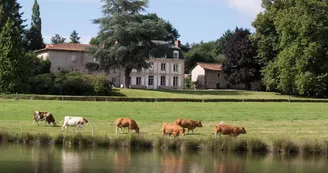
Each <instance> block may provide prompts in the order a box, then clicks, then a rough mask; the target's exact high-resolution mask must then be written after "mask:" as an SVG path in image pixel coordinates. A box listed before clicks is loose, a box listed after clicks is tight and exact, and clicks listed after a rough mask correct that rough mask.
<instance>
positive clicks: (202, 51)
mask: <svg viewBox="0 0 328 173" xmlns="http://www.w3.org/2000/svg"><path fill="white" fill-rule="evenodd" d="M215 50H216V49H215V42H213V41H212V42H208V43H204V42H200V43H199V44H194V45H192V47H191V49H190V50H189V51H188V52H187V53H186V54H185V57H186V59H185V73H189V72H190V70H192V68H193V67H194V66H195V65H196V63H197V62H208V63H214V62H217V61H216V59H215V58H216V56H217V54H216V51H215Z"/></svg>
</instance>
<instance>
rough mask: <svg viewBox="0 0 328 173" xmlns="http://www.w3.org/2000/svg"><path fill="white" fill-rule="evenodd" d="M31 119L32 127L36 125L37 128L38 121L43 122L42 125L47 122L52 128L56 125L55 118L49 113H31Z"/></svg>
mask: <svg viewBox="0 0 328 173" xmlns="http://www.w3.org/2000/svg"><path fill="white" fill-rule="evenodd" d="M33 119H34V120H33V125H34V124H35V123H37V124H38V126H39V121H44V124H46V123H47V122H48V124H50V123H53V126H56V125H57V123H56V120H55V118H54V117H53V115H52V114H51V113H50V112H40V111H35V112H34V113H33Z"/></svg>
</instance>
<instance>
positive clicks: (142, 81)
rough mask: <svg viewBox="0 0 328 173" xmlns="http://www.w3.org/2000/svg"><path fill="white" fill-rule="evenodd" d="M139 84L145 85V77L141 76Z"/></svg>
mask: <svg viewBox="0 0 328 173" xmlns="http://www.w3.org/2000/svg"><path fill="white" fill-rule="evenodd" d="M141 85H145V78H144V77H141Z"/></svg>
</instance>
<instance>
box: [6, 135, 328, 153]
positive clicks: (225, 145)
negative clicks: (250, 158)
mask: <svg viewBox="0 0 328 173" xmlns="http://www.w3.org/2000/svg"><path fill="white" fill-rule="evenodd" d="M0 142H2V143H21V144H35V145H55V146H60V147H94V148H97V147H106V148H108V147H113V148H120V147H121V148H129V149H141V150H145V149H147V150H152V149H158V150H165V151H166V150H170V151H211V152H250V153H258V152H260V153H276V154H278V153H279V154H303V155H326V154H328V141H327V140H322V141H319V140H314V141H303V142H295V141H292V140H290V139H277V140H274V141H271V143H266V142H264V141H262V140H260V139H256V138H231V137H225V136H221V137H217V138H214V137H210V138H204V139H187V138H185V137H179V138H169V137H158V138H155V139H148V138H147V137H144V136H142V135H124V136H117V137H111V138H109V137H108V136H89V135H82V134H80V133H77V134H74V135H64V134H58V135H56V136H53V137H52V136H50V135H48V134H46V133H39V134H31V133H20V134H19V133H14V134H11V133H8V132H3V131H2V132H0Z"/></svg>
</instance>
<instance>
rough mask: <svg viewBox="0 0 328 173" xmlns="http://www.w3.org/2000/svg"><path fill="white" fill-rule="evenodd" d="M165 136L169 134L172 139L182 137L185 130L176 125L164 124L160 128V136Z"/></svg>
mask: <svg viewBox="0 0 328 173" xmlns="http://www.w3.org/2000/svg"><path fill="white" fill-rule="evenodd" d="M165 134H169V136H171V134H172V135H173V136H174V137H176V136H179V135H182V136H184V134H185V129H184V128H182V127H181V126H179V125H177V124H171V123H164V124H163V126H162V136H164V135H165Z"/></svg>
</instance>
